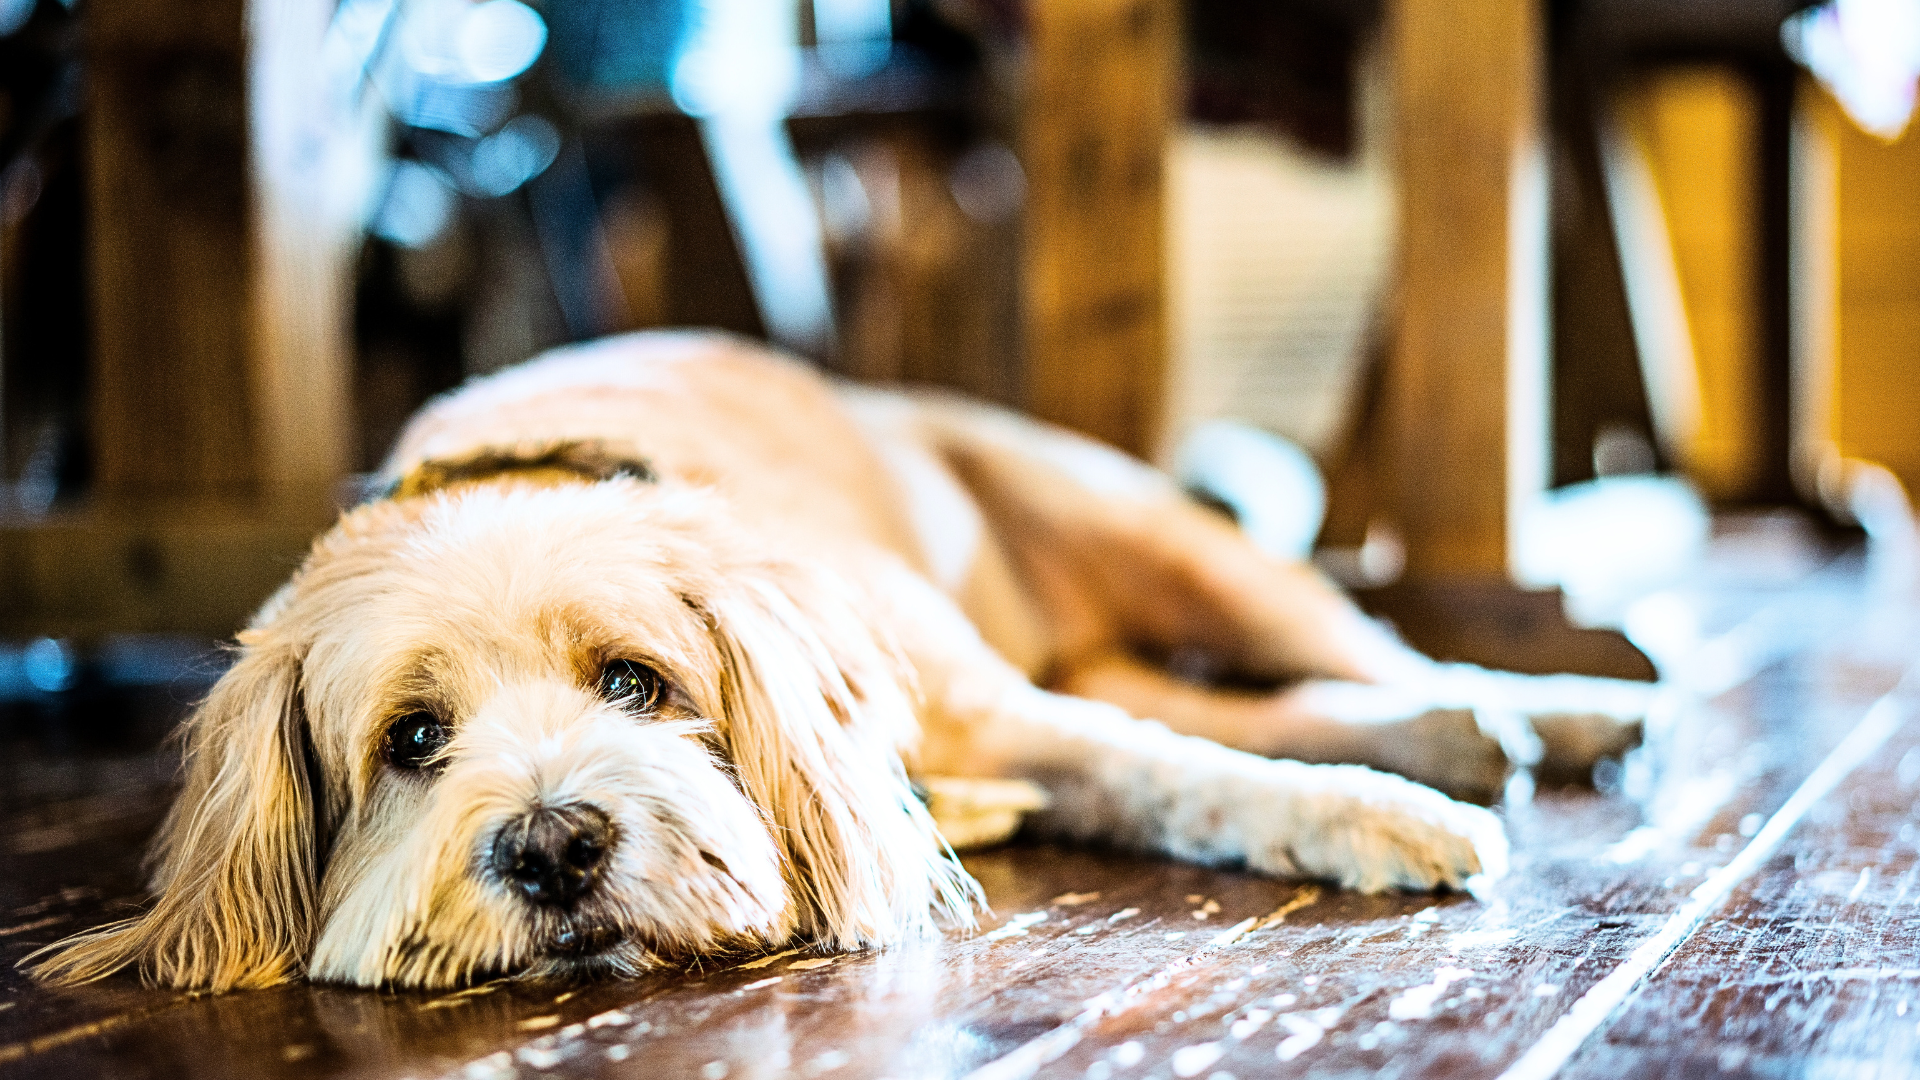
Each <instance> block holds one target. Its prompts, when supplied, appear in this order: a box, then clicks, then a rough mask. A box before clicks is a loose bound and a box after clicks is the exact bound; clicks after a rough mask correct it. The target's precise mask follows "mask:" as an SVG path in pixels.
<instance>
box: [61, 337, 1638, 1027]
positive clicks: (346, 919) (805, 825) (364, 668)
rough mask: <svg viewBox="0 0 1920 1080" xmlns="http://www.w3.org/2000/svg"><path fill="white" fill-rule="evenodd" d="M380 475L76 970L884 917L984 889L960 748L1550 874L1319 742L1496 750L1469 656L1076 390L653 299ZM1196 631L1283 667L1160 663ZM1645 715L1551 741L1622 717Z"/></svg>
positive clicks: (1590, 749) (239, 664) (214, 973)
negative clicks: (1103, 431)
mask: <svg viewBox="0 0 1920 1080" xmlns="http://www.w3.org/2000/svg"><path fill="white" fill-rule="evenodd" d="M378 482H379V485H380V487H381V489H382V495H381V496H380V497H377V498H374V499H372V500H370V501H368V502H366V503H364V504H362V505H360V506H358V507H357V508H355V509H352V510H350V511H348V512H346V513H345V514H343V516H342V517H341V519H340V520H339V522H338V523H337V524H336V525H335V526H334V527H333V528H332V529H331V530H330V531H329V532H327V533H326V534H325V535H323V536H321V537H320V538H319V539H318V540H317V541H316V542H315V543H314V545H313V548H312V550H311V552H310V554H309V555H308V556H307V558H306V560H305V562H304V564H303V565H302V566H301V568H300V569H299V571H298V572H297V573H296V574H295V575H294V577H293V578H292V580H291V581H289V582H288V583H287V584H286V585H285V586H284V587H282V588H281V589H280V590H279V591H278V592H277V593H276V594H275V595H274V596H273V597H272V598H270V599H269V600H268V601H267V602H266V604H265V605H264V606H263V607H262V608H261V609H260V611H259V613H258V614H257V615H256V616H255V617H254V618H253V620H252V621H251V623H250V625H248V627H247V628H246V629H245V630H244V631H243V632H241V633H240V634H239V636H238V644H237V659H236V661H235V663H234V664H233V666H232V667H231V669H230V670H228V671H227V673H226V674H225V675H224V676H223V677H222V678H221V679H220V680H219V682H218V683H217V684H216V685H215V686H214V688H213V689H212V691H211V693H210V695H209V697H208V698H207V699H206V701H205V702H204V703H203V704H202V705H201V706H200V707H199V709H198V710H197V711H196V712H195V714H194V715H193V716H192V717H191V718H190V719H189V720H188V721H187V723H186V724H185V725H184V727H183V730H182V735H181V738H182V739H183V742H184V748H185V766H184V788H183V790H182V792H181V793H180V795H179V797H178V799H177V801H176V802H175V804H174V805H173V808H172V811H171V813H170V814H169V815H168V816H167V818H166V819H165V821H164V823H163V824H162V826H161V828H160V831H159V833H158V836H157V839H156V840H155V842H154V846H153V849H152V853H151V861H150V874H151V887H152V891H153V894H154V900H153V904H152V906H151V908H150V909H148V910H147V911H145V913H143V914H141V915H139V916H138V917H136V918H133V919H129V920H127V921H124V922H120V923H116V924H113V925H109V926H105V927H102V928H99V929H96V930H94V931H91V932H88V933H84V934H81V935H79V936H76V937H73V938H69V939H67V940H65V941H62V942H59V943H57V944H55V945H52V946H49V947H48V948H47V949H46V950H43V951H42V953H41V954H40V955H39V956H38V957H37V958H36V960H35V962H36V963H37V965H38V966H37V968H36V973H37V975H38V976H39V977H41V978H43V979H48V980H53V981H58V982H64V983H71V982H79V981H85V980H90V979H96V978H100V977H103V976H106V975H108V974H110V973H113V972H116V971H120V970H123V969H133V970H136V971H137V972H139V973H140V974H141V975H142V976H143V977H144V978H145V979H147V980H148V981H150V982H153V983H157V984H162V985H166V986H172V987H182V988H205V989H211V990H216V991H219V990H228V989H233V988H240V987H260V986H266V985H271V984H275V983H279V982H282V981H286V980H290V979H295V978H299V977H306V978H309V979H312V980H315V981H319V982H329V983H342V984H352V985H359V986H368V987H373V986H382V987H396V988H408V987H412V988H446V987H454V986H459V985H463V984H467V983H470V982H472V981H474V980H478V979H483V978H492V977H499V976H506V975H529V976H564V977H597V976H620V975H627V974H631V973H633V972H636V971H639V970H642V969H645V968H648V967H650V966H653V965H656V964H660V963H670V962H676V961H682V960H685V959H688V958H692V957H700V956H708V955H722V954H741V953H747V952H755V951H767V950H772V949H776V948H782V947H786V946H787V945H788V944H789V943H791V942H794V941H800V942H806V943H811V944H813V945H815V946H817V947H819V948H821V949H830V950H846V949H856V948H862V947H871V946H885V945H888V944H890V943H895V942H899V941H901V940H903V939H907V938H910V937H913V936H915V935H920V934H925V933H927V932H929V931H930V930H932V929H933V928H935V927H936V926H938V925H942V924H945V925H958V926H963V927H964V926H968V925H970V924H971V923H972V921H973V919H974V912H975V910H976V909H977V907H978V906H979V904H980V902H981V895H980V892H979V889H978V887H977V885H976V884H975V883H974V882H973V881H972V880H971V878H970V877H969V876H968V874H967V873H966V871H965V870H964V869H963V867H962V866H961V865H960V862H959V860H958V859H957V858H956V857H955V856H954V854H953V852H952V851H951V849H950V848H948V847H947V845H946V844H945V843H944V842H943V839H942V837H941V835H940V833H939V832H938V830H937V829H936V827H935V824H934V821H933V820H932V819H931V817H930V816H929V813H928V811H927V809H926V808H925V806H924V805H923V804H922V801H921V800H920V799H919V798H917V797H916V791H915V786H914V778H915V777H917V776H920V775H942V776H972V777H997V778H1025V779H1028V780H1031V781H1034V782H1037V783H1038V784H1039V785H1040V786H1041V787H1042V788H1044V789H1045V791H1046V793H1047V796H1048V800H1049V806H1048V808H1047V809H1046V810H1045V811H1044V812H1042V813H1039V814H1038V815H1036V817H1035V818H1034V819H1033V820H1032V822H1031V824H1032V826H1033V828H1034V829H1036V830H1037V831H1039V832H1041V833H1043V834H1046V835H1051V836H1056V837H1064V838H1069V839H1072V840H1080V841H1091V842H1100V843H1106V844H1113V845H1119V846H1123V847H1127V848H1131V849H1135V850H1140V851H1145V852H1154V853H1159V854H1163V855H1166V856H1171V857H1173V858H1177V859H1184V860H1190V861H1194V862H1198V863H1204V864H1211V865H1240V866H1245V867H1247V868H1249V869H1251V870H1253V871H1256V872H1259V873H1263V874H1270V875H1275V876H1281V877H1297V876H1305V877H1313V878H1324V879H1330V880H1332V881H1336V882H1339V883H1340V884H1342V885H1344V886H1348V887H1351V888H1354V889H1360V890H1366V891H1374V890H1382V889H1388V888H1399V889H1410V890H1426V889H1433V888H1437V887H1461V886H1463V885H1465V884H1467V883H1468V882H1469V881H1470V879H1472V878H1474V877H1475V876H1476V875H1482V876H1486V877H1494V876H1498V875H1499V874H1500V873H1501V872H1502V871H1503V869H1504V867H1505V863H1506V858H1507V843H1506V839H1505V836H1504V833H1503V831H1502V826H1501V823H1500V821H1499V820H1498V819H1497V818H1496V817H1495V816H1494V815H1493V814H1492V813H1490V812H1489V811H1487V810H1485V809H1482V808H1480V807H1477V806H1472V805H1468V804H1466V803H1464V802H1459V801H1455V800H1454V799H1451V798H1449V797H1447V796H1446V795H1444V794H1442V793H1441V792H1440V791H1437V790H1435V789H1433V788H1432V787H1427V786H1422V785H1421V784H1418V783H1415V782H1414V781H1412V780H1409V779H1406V778H1403V777H1402V776H1397V775H1392V774H1390V773H1387V772H1382V771H1376V770H1375V769H1373V768H1368V767H1364V765H1362V764H1324V763H1323V764H1307V763H1303V762H1304V761H1318V762H1326V761H1332V760H1340V759H1345V760H1350V761H1358V762H1363V763H1365V764H1370V765H1377V766H1383V767H1387V768H1394V769H1398V770H1399V771H1401V772H1405V773H1408V774H1410V775H1413V776H1415V777H1418V778H1421V779H1427V780H1432V781H1437V782H1441V783H1452V784H1455V785H1456V786H1465V787H1471V786H1473V785H1474V784H1476V783H1483V782H1484V781H1485V780H1486V775H1485V774H1486V773H1487V771H1488V769H1490V768H1492V769H1494V770H1495V772H1494V774H1493V775H1494V776H1495V777H1497V776H1498V775H1500V772H1499V770H1503V769H1504V768H1505V767H1506V758H1505V757H1503V756H1502V751H1501V749H1500V747H1499V745H1498V742H1497V740H1494V739H1491V738H1489V737H1488V736H1486V735H1484V734H1483V733H1482V732H1481V731H1480V730H1479V728H1478V727H1476V726H1475V720H1474V716H1473V712H1472V710H1471V708H1464V707H1460V706H1462V702H1459V701H1449V700H1443V699H1445V698H1446V697H1447V693H1448V692H1449V691H1446V689H1445V688H1446V687H1447V686H1448V685H1449V680H1451V681H1452V683H1453V684H1459V682H1460V679H1461V678H1462V677H1464V676H1463V675H1462V674H1461V672H1460V671H1459V670H1458V669H1449V668H1444V667H1442V666H1440V665H1436V664H1435V663H1433V662H1432V661H1429V660H1428V659H1426V658H1425V657H1423V656H1420V655H1419V654H1417V653H1415V652H1413V651H1411V650H1410V649H1408V648H1407V647H1406V646H1404V645H1402V644H1401V643H1400V642H1399V641H1398V640H1397V639H1395V638H1394V637H1393V636H1392V634H1391V633H1390V632H1388V631H1387V630H1385V629H1383V628H1382V627H1381V626H1379V625H1377V624H1376V623H1374V622H1373V621H1371V620H1369V619H1368V618H1367V617H1366V616H1364V615H1363V614H1362V613H1361V612H1360V611H1359V610H1358V609H1357V608H1356V607H1355V606H1354V605H1353V604H1352V603H1351V602H1350V601H1348V600H1347V599H1346V598H1345V597H1344V596H1342V595H1341V594H1340V593H1339V592H1338V591H1337V590H1336V589H1335V588H1334V587H1332V586H1331V585H1330V584H1328V583H1327V582H1326V581H1325V580H1324V579H1323V578H1321V577H1320V576H1318V575H1317V574H1316V573H1315V572H1314V571H1313V570H1311V569H1310V568H1309V567H1307V566H1305V565H1303V564H1299V563H1292V562H1286V561H1282V560H1277V559H1274V558H1271V557H1268V556H1266V555H1263V554H1262V553H1261V552H1260V551H1259V550H1257V549H1256V548H1255V547H1253V546H1252V545H1251V544H1250V543H1248V541H1247V540H1246V539H1245V538H1244V537H1243V536H1242V535H1241V534H1240V533H1239V532H1238V531H1237V529H1236V528H1235V527H1234V525H1233V524H1232V522H1231V521H1230V520H1228V519H1226V518H1225V517H1223V516H1222V515H1220V514H1219V513H1217V512H1216V511H1214V510H1210V509H1207V508H1205V507H1203V506H1201V505H1200V504H1198V503H1197V502H1195V501H1193V500H1192V499H1190V498H1188V497H1187V496H1186V495H1185V494H1183V493H1182V492H1181V491H1180V490H1179V489H1178V487H1176V486H1175V485H1174V484H1173V483H1172V482H1171V481H1169V480H1168V479H1167V478H1166V477H1165V476H1163V475H1162V474H1160V473H1158V472H1155V471H1154V470H1152V469H1150V468H1149V467H1147V466H1146V465H1144V464H1142V463H1140V462H1137V461H1135V460H1133V459H1131V458H1128V457H1126V456H1125V455H1123V454H1121V453H1119V452H1118V451H1115V450H1112V449H1110V448H1107V447H1105V446H1102V445H1099V444H1097V443H1094V442H1092V441H1090V440H1087V439H1084V438H1080V437H1078V436H1075V435H1072V434H1069V433H1066V432H1064V431H1060V430H1057V429H1054V428H1050V427H1047V426H1044V425H1042V424H1040V423H1038V422H1035V421H1032V420H1028V419H1024V418H1020V417H1018V416H1015V415H1013V414H1011V413H1008V412H1004V411H1001V410H999V409H996V408H992V407H989V406H986V405H982V404H978V403H973V402H969V401H965V400H961V399H958V398H953V397H944V396H939V395H935V394H927V393H923V394H911V393H904V392H884V391H878V390H871V389H859V388H855V387H852V386H844V385H837V384H834V383H832V382H830V381H829V380H827V379H826V378H823V377H822V376H820V375H818V374H817V373H815V372H814V371H813V370H812V369H810V368H808V367H806V366H805V365H803V364H801V363H799V362H797V361H793V360H789V359H786V358H784V357H781V356H779V355H777V354H774V353H772V352H770V351H767V350H765V349H762V348H759V347H756V346H754V345H751V344H749V343H747V342H745V341H741V340H736V339H733V338H729V337H724V336H719V335H715V334H707V333H691V332H654V333H645V334H637V335H629V336H625V337H620V338H614V339H610V340H606V341H602V342H597V343H591V344H587V345H581V346H573V347H568V348H564V349H560V350H557V351H555V352H552V353H549V354H547V355H546V356H544V357H541V358H536V359H535V360H532V361H529V362H528V363H526V364H523V365H521V366H518V367H516V368H512V369H508V370H506V371H503V372H501V373H498V374H495V375H492V376H490V377H486V378H482V379H479V380H477V381H475V382H472V383H470V384H468V385H467V386H466V387H464V388H462V389H460V390H458V391H456V392H453V393H451V394H450V395H448V396H445V397H443V398H441V399H438V400H436V401H434V402H432V403H430V404H429V405H428V406H427V407H426V408H425V409H424V410H423V411H422V412H421V413H420V414H419V415H418V416H417V417H415V418H414V419H413V421H412V422H411V424H410V425H409V426H408V428H407V429H406V430H405V432H404V433H403V434H402V436H401V437H400V439H399V442H398V444H397V446H396V448H395V449H394V451H393V453H392V455H391V457H390V459H389V460H388V461H387V463H386V464H385V466H384V467H383V469H382V471H381V473H380V474H379V477H378ZM1176 655H1180V656H1202V657H1205V658H1206V661H1207V663H1208V664H1210V665H1211V666H1212V667H1214V668H1216V669H1217V670H1221V671H1227V672H1232V673H1235V675H1236V676H1237V677H1241V678H1244V679H1260V680H1266V681H1267V682H1268V683H1270V684H1271V685H1272V686H1274V687H1277V689H1270V690H1265V691H1259V692H1253V691H1226V690H1218V689H1209V688H1206V687H1203V686H1198V685H1194V684H1192V683H1190V682H1186V681H1183V680H1181V679H1178V678H1175V677H1174V676H1172V675H1169V674H1167V673H1166V672H1165V671H1164V670H1163V668H1162V667H1159V666H1156V665H1155V664H1154V663H1152V662H1150V661H1148V660H1141V659H1136V657H1142V656H1144V657H1160V658H1166V657H1170V656H1176ZM1482 675H1483V676H1484V677H1483V678H1481V680H1480V683H1479V684H1478V685H1480V690H1479V691H1477V692H1478V693H1480V694H1481V695H1482V696H1486V695H1489V694H1490V695H1492V696H1493V697H1501V695H1502V694H1505V697H1504V698H1502V700H1503V701H1504V702H1505V704H1504V705H1503V706H1502V707H1503V708H1508V709H1509V710H1511V709H1512V708H1518V709H1520V710H1521V711H1522V712H1529V711H1530V712H1531V713H1533V714H1537V718H1538V719H1541V720H1542V721H1543V722H1544V721H1545V720H1546V719H1549V718H1550V715H1551V714H1555V710H1556V709H1557V710H1559V713H1560V714H1564V715H1568V716H1570V715H1574V714H1576V713H1578V712H1579V710H1578V709H1575V710H1571V711H1569V710H1568V709H1566V708H1563V707H1562V705H1561V704H1555V703H1554V701H1552V700H1549V699H1554V698H1555V695H1556V694H1558V695H1559V696H1560V697H1565V696H1566V694H1565V693H1564V692H1563V691H1556V690H1554V686H1555V685H1556V684H1553V683H1552V682H1551V680H1547V681H1540V682H1534V681H1528V680H1523V679H1520V678H1519V677H1516V676H1498V675H1494V674H1492V673H1482ZM1502 680H1505V681H1502ZM1502 687H1505V688H1506V689H1505V690H1502V689H1501V688H1502ZM1515 688H1519V689H1518V690H1516V689H1515ZM1455 689H1456V690H1457V689H1458V687H1457V685H1456V687H1455ZM1613 692H1615V693H1618V692H1620V691H1619V688H1618V687H1615V688H1614V691H1613ZM1516 694H1517V695H1518V696H1517V697H1516ZM1528 695H1532V697H1533V698H1536V699H1538V700H1537V701H1533V703H1532V704H1528V703H1527V701H1525V700H1522V699H1527V698H1528ZM1455 696H1458V695H1457V694H1456V695H1455ZM1467 696H1469V697H1471V696H1472V695H1471V694H1469V695H1467ZM1576 696H1577V695H1576ZM1515 702H1519V704H1518V705H1516V704H1515ZM1466 704H1469V705H1470V704H1471V703H1470V702H1469V703H1466ZM1123 706H1124V707H1123ZM1483 711H1484V710H1483ZM1601 712H1602V713H1604V710H1601ZM1616 712H1618V713H1619V714H1620V715H1617V716H1602V719H1601V721H1598V722H1599V723H1600V724H1601V727H1600V728H1597V729H1596V728H1594V726H1593V723H1594V722H1593V721H1589V722H1587V723H1586V726H1585V727H1582V728H1581V729H1580V730H1581V731H1582V732H1584V734H1583V735H1582V736H1581V737H1580V738H1577V739H1573V740H1571V744H1577V745H1572V748H1571V749H1565V748H1563V749H1562V750H1556V749H1555V747H1554V746H1553V745H1551V743H1552V740H1549V744H1550V745H1548V746H1547V747H1546V749H1545V752H1546V753H1548V754H1549V755H1551V754H1553V753H1556V752H1563V753H1571V754H1574V755H1575V756H1584V757H1591V756H1592V755H1594V754H1596V753H1599V752H1604V751H1607V750H1610V749H1612V750H1617V749H1618V747H1617V745H1616V744H1617V743H1618V742H1619V741H1620V739H1621V738H1623V737H1624V735H1623V734H1622V733H1628V732H1630V730H1631V727H1632V718H1631V716H1629V715H1628V714H1630V713H1631V712H1632V708H1631V707H1625V708H1622V709H1618V710H1616ZM1588 713H1589V714H1592V715H1601V714H1600V713H1594V712H1593V711H1592V710H1590V709H1589V710H1588ZM1140 717H1152V718H1154V719H1152V720H1149V719H1141V718H1140ZM1563 718H1564V716H1563ZM1522 719H1525V718H1524V717H1523V718H1522ZM1156 721H1158V722H1156ZM1595 730H1598V731H1600V732H1601V735H1600V736H1599V737H1595V736H1594V735H1593V732H1594V731H1595ZM1201 736H1205V737H1201ZM1529 737H1533V736H1531V735H1530V736H1529ZM1522 741H1524V739H1523V740H1522ZM1561 741H1562V742H1568V740H1561ZM1536 742H1537V739H1536ZM1536 749H1538V747H1536ZM1536 756H1537V755H1536ZM1283 758H1291V759H1296V760H1281V759H1283Z"/></svg>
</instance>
